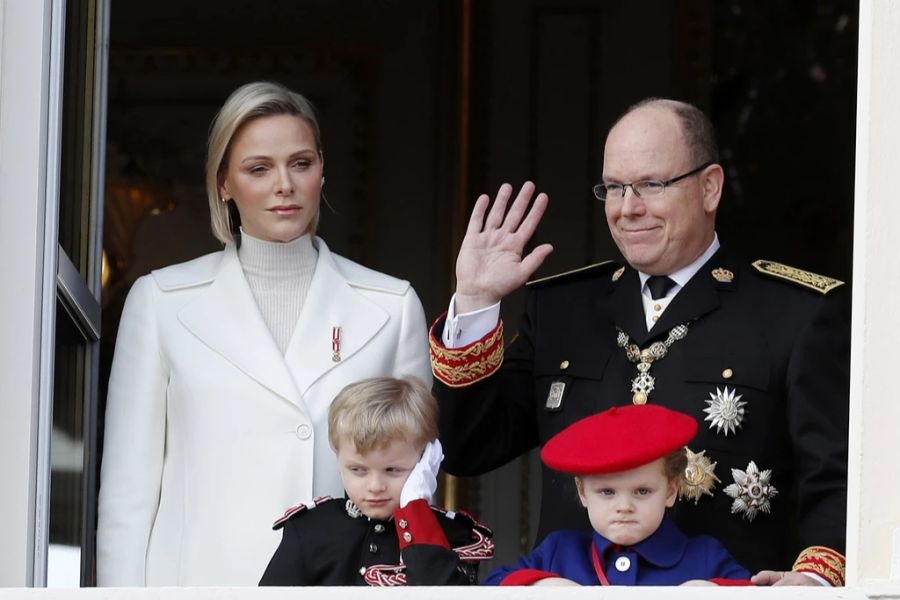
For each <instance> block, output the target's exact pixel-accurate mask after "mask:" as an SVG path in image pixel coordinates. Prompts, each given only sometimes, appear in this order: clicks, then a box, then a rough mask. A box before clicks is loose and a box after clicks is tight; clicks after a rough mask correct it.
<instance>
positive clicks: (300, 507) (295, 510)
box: [272, 496, 331, 531]
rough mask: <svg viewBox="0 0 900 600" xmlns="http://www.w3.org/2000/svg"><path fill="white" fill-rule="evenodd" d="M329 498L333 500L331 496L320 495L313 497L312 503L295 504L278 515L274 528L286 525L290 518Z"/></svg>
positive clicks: (277, 528)
mask: <svg viewBox="0 0 900 600" xmlns="http://www.w3.org/2000/svg"><path fill="white" fill-rule="evenodd" d="M329 500H331V496H319V497H318V498H313V501H312V503H308V502H301V503H299V504H295V505H294V506H292V507H290V508H289V509H287V510H286V511H284V514H283V515H281V516H280V517H278V519H277V520H276V521H275V522H274V523H272V529H274V530H276V531H277V530H279V529H281V528H282V527H284V524H285V523H287V522H288V520H289V519H290V518H291V517H293V516H294V515H299V514H300V513H302V512H303V511H305V510H307V509H311V508H315V507H317V506H318V505H320V504H322V503H323V502H327V501H329Z"/></svg>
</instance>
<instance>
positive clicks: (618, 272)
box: [612, 267, 625, 283]
mask: <svg viewBox="0 0 900 600" xmlns="http://www.w3.org/2000/svg"><path fill="white" fill-rule="evenodd" d="M624 273H625V267H619V268H618V269H616V271H615V273H613V274H612V280H613V283H615V282H616V281H618V280H619V279H620V278H621V277H622V275H623V274H624Z"/></svg>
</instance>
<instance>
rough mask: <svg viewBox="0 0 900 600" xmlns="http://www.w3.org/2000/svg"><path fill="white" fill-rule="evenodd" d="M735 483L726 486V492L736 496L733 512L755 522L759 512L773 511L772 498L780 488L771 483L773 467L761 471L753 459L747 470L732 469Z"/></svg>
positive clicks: (732, 505)
mask: <svg viewBox="0 0 900 600" xmlns="http://www.w3.org/2000/svg"><path fill="white" fill-rule="evenodd" d="M731 475H732V476H733V477H734V483H732V484H731V485H729V486H728V487H726V488H725V493H726V494H728V495H729V496H731V497H732V498H734V502H732V504H731V514H736V513H741V514H742V516H743V517H744V518H745V519H747V520H748V521H750V522H751V523H752V522H753V519H755V518H756V515H758V514H759V513H766V514H769V513H770V512H771V511H772V505H771V503H770V500H771V499H772V498H774V497H775V496H776V495H777V494H778V490H776V489H775V486H774V485H772V484H771V483H770V480H771V479H772V471H771V469H766V470H765V471H760V470H759V468H758V467H757V466H756V463H755V462H753V461H752V460H751V461H750V464H749V465H747V470H746V471H741V470H740V469H732V470H731Z"/></svg>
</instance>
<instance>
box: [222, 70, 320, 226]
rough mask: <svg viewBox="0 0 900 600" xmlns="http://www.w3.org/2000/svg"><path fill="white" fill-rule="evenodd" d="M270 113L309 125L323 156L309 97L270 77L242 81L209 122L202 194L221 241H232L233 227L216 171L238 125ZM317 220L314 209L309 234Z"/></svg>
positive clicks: (224, 164) (224, 165)
mask: <svg viewBox="0 0 900 600" xmlns="http://www.w3.org/2000/svg"><path fill="white" fill-rule="evenodd" d="M274 115H293V116H296V117H299V118H301V119H303V120H304V121H306V123H307V124H308V125H309V127H310V129H312V132H313V137H314V138H315V141H316V150H317V151H318V152H319V157H320V158H322V157H323V156H324V154H323V152H322V136H321V133H320V132H319V122H318V120H317V119H316V114H315V109H314V108H313V105H312V103H310V101H309V100H307V99H306V98H304V97H303V96H301V95H300V94H298V93H296V92H292V91H291V90H289V89H288V88H286V87H284V86H283V85H281V84H280V83H275V82H273V81H255V82H253V83H248V84H245V85H242V86H241V87H239V88H238V89H236V90H235V91H234V92H232V93H231V95H230V96H228V99H227V100H226V101H225V104H223V105H222V108H221V109H219V112H218V114H216V117H215V118H214V119H213V122H212V125H211V126H210V129H209V141H208V143H207V155H206V197H207V200H208V201H209V217H210V221H211V224H212V232H213V235H215V236H216V238H217V239H218V240H219V241H220V242H222V243H223V244H228V243H233V242H234V232H235V230H236V228H235V225H234V221H233V219H232V216H233V215H232V211H231V208H230V207H231V203H228V202H222V201H221V199H220V198H219V175H220V174H221V173H223V172H224V171H225V169H226V166H227V164H228V150H229V147H230V145H231V140H232V139H234V136H235V134H236V133H237V132H238V131H239V130H240V128H241V127H243V126H244V125H246V124H247V123H249V122H250V121H252V120H254V119H258V118H260V117H268V116H274ZM318 223H319V212H318V210H317V211H316V215H315V217H313V220H312V222H311V223H310V225H309V232H310V233H311V234H314V233H315V231H316V226H317V225H318Z"/></svg>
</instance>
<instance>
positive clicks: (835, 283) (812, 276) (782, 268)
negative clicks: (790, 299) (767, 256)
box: [753, 260, 844, 294]
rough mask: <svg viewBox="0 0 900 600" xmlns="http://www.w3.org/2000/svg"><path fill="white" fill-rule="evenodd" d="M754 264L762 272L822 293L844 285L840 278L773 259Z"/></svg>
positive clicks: (757, 261)
mask: <svg viewBox="0 0 900 600" xmlns="http://www.w3.org/2000/svg"><path fill="white" fill-rule="evenodd" d="M753 266H754V267H755V268H756V270H757V271H759V272H760V273H763V274H765V275H771V276H772V277H777V278H779V279H784V280H785V281H792V282H794V283H797V284H800V285H802V286H804V287H808V288H809V289H811V290H816V291H817V292H820V293H822V294H827V293H828V292H830V291H831V290H833V289H835V288H839V287H841V286H842V285H844V282H843V281H840V280H839V279H832V278H831V277H825V276H824V275H819V274H817V273H810V272H809V271H804V270H803V269H797V268H795V267H789V266H788V265H783V264H781V263H777V262H772V261H771V260H756V261H753Z"/></svg>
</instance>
